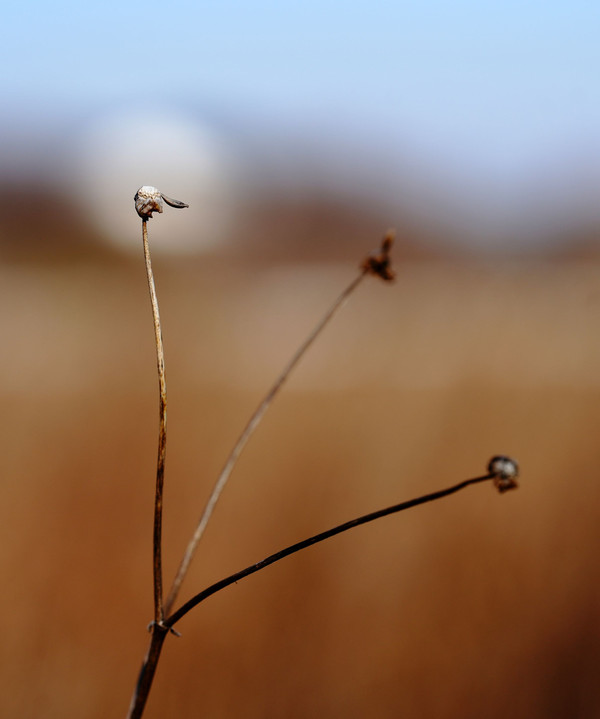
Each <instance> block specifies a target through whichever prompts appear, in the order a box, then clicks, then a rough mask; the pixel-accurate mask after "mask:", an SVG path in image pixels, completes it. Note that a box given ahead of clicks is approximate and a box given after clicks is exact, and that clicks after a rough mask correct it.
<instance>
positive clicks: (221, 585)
mask: <svg viewBox="0 0 600 719" xmlns="http://www.w3.org/2000/svg"><path fill="white" fill-rule="evenodd" d="M489 479H497V474H496V473H492V474H486V475H483V476H482V477H475V478H474V479H466V480H465V481H463V482H459V484H455V485H453V486H452V487H448V488H446V489H441V490H439V491H437V492H432V493H431V494H425V495H424V496H422V497H417V498H416V499H410V500H408V501H407V502H401V503H400V504H395V505H393V506H391V507H386V508H385V509H379V510H378V511H376V512H371V513H370V514H365V515H363V516H362V517H357V518H356V519H351V520H350V521H349V522H344V523H343V524H340V525H338V526H337V527H333V528H332V529H328V530H327V531H325V532H321V533H320V534H315V535H314V537H309V538H308V539H304V540H303V541H301V542H297V543H296V544H292V545H291V546H289V547H286V548H285V549H282V550H280V551H279V552H275V554H271V555H270V556H269V557H266V559H263V560H262V561H260V562H257V563H256V564H252V565H250V566H249V567H246V568H245V569H242V570H241V571H239V572H236V573H235V574H232V575H231V576H229V577H226V578H225V579H221V581H219V582H216V583H215V584H212V585H211V586H210V587H207V588H206V589H205V590H203V591H202V592H200V593H199V594H196V596H195V597H192V599H190V600H189V601H188V602H186V603H185V604H184V605H183V606H181V607H180V608H179V609H178V610H177V611H176V612H174V613H173V614H172V615H171V616H169V617H168V618H167V619H165V621H164V626H165V627H168V628H171V627H173V626H174V625H175V624H176V623H177V622H178V621H179V620H180V619H183V617H184V616H185V615H186V614H187V613H188V612H189V611H191V610H192V609H193V608H194V607H195V606H197V605H198V604H200V603H201V602H203V601H204V600H205V599H208V597H210V596H212V595H213V594H216V593H217V592H220V591H221V589H225V587H228V586H229V585H230V584H234V583H235V582H239V580H240V579H244V577H248V576H250V575H251V574H254V573H255V572H258V571H260V570H261V569H265V567H268V566H269V565H270V564H274V563H275V562H279V561H280V560H281V559H284V558H285V557H289V556H290V554H295V553H296V552H299V551H300V550H302V549H306V548H307V547H311V546H312V545H313V544H318V543H319V542H323V541H325V540H326V539H329V538H330V537H334V536H335V535H336V534H341V533H342V532H347V531H348V530H349V529H353V528H354V527H358V526H360V525H361V524H367V523H368V522H373V521H375V520H376V519H380V518H381V517H387V516H388V515H389V514H395V513H396V512H402V511H404V510H405V509H410V508H411V507H416V506H418V505H419V504H426V503H427V502H433V501H434V500H436V499H442V497H448V496H449V495H451V494H455V493H456V492H458V491H460V490H461V489H465V487H469V486H470V485H472V484H478V483H479V482H485V481H486V480H489ZM515 486H516V485H515Z"/></svg>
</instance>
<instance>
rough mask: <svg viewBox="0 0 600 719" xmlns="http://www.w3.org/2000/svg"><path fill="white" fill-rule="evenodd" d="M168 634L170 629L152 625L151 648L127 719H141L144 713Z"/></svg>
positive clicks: (143, 664) (139, 677) (143, 663)
mask: <svg viewBox="0 0 600 719" xmlns="http://www.w3.org/2000/svg"><path fill="white" fill-rule="evenodd" d="M168 632H169V630H168V629H166V628H165V627H163V626H161V625H160V624H158V623H157V622H154V624H153V625H152V638H151V640H150V646H149V647H148V651H147V653H146V656H145V657H144V661H143V662H142V668H141V669H140V674H139V676H138V680H137V684H136V686H135V690H134V692H133V696H132V697H131V704H130V705H129V711H128V712H127V719H140V717H141V716H142V714H143V713H144V708H145V707H146V702H147V701H148V695H149V694H150V689H151V687H152V682H153V681H154V674H155V673H156V667H157V666H158V660H159V659H160V653H161V651H162V647H163V643H164V641H165V637H166V636H167V634H168Z"/></svg>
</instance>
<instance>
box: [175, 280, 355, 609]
mask: <svg viewBox="0 0 600 719" xmlns="http://www.w3.org/2000/svg"><path fill="white" fill-rule="evenodd" d="M368 273H369V269H368V268H362V269H361V271H360V273H359V274H358V276H357V277H355V278H354V279H353V280H352V282H351V283H350V284H349V285H348V286H347V287H346V289H345V290H344V291H343V292H342V293H341V294H340V295H339V296H338V298H337V299H336V300H335V302H334V303H333V304H332V305H331V307H330V308H329V309H328V310H327V312H326V313H325V315H324V316H323V317H322V319H321V320H320V321H319V323H318V324H317V325H316V327H315V328H314V329H313V330H312V331H311V333H310V334H309V335H308V337H307V338H306V340H305V341H304V342H303V344H302V345H301V346H300V347H299V348H298V350H297V351H296V353H295V354H294V355H293V357H292V358H291V359H290V361H289V362H288V364H287V365H286V366H285V367H284V369H283V371H282V372H281V374H280V375H279V376H278V377H277V379H276V380H275V383H274V384H273V386H272V387H271V388H270V389H269V391H268V392H267V394H266V395H265V397H264V398H263V400H262V401H261V403H260V404H259V405H258V407H257V408H256V411H255V412H254V414H253V415H252V417H250V420H249V421H248V424H246V426H245V428H244V430H243V432H242V433H241V434H240V436H239V437H238V439H237V442H236V443H235V445H234V447H233V449H232V450H231V453H230V454H229V456H228V457H227V460H226V462H225V465H224V466H223V469H222V470H221V473H220V474H219V476H218V478H217V481H216V482H215V485H214V487H213V489H212V491H211V493H210V496H209V498H208V501H207V503H206V506H205V508H204V511H203V513H202V516H201V517H200V520H199V522H198V524H197V526H196V529H195V531H194V534H193V536H192V538H191V540H190V542H189V544H188V546H187V549H186V551H185V554H184V557H183V559H182V561H181V564H180V565H179V569H178V570H177V574H176V576H175V579H174V581H173V585H172V587H171V591H170V592H169V596H168V598H167V601H166V603H165V614H167V615H168V614H169V612H170V611H171V609H172V608H173V604H174V603H175V600H176V599H177V595H178V593H179V590H180V589H181V585H182V584H183V581H184V579H185V576H186V574H187V571H188V569H189V566H190V563H191V561H192V558H193V556H194V553H195V552H196V549H197V547H198V544H199V542H200V539H201V538H202V535H203V534H204V531H205V530H206V526H207V525H208V522H209V521H210V518H211V516H212V513H213V511H214V509H215V506H216V504H217V502H218V501H219V497H220V496H221V493H222V492H223V489H224V488H225V485H226V484H227V481H228V480H229V477H230V475H231V472H232V471H233V468H234V467H235V465H236V463H237V461H238V459H239V457H240V455H241V453H242V452H243V450H244V447H245V446H246V444H247V442H248V440H249V439H250V437H251V436H252V434H253V433H254V431H255V430H256V428H257V427H258V425H259V424H260V422H261V420H262V418H263V416H264V415H265V413H266V411H267V410H268V409H269V407H270V406H271V403H272V402H273V400H274V399H275V397H276V396H277V393H278V392H279V390H280V389H281V386H282V385H283V383H284V382H285V381H286V379H287V378H288V377H289V375H290V373H291V372H292V370H293V369H294V367H295V366H296V365H297V364H298V362H299V361H300V360H301V359H302V357H303V356H304V354H305V352H306V351H307V350H308V348H309V347H310V346H311V345H312V343H313V342H314V341H315V340H316V339H317V337H318V336H319V335H320V334H321V332H322V331H323V330H324V329H325V327H326V326H327V324H328V323H329V322H330V320H331V319H332V318H333V316H334V315H335V314H336V312H337V311H338V310H339V309H341V307H342V306H343V305H344V304H345V302H346V300H347V299H348V298H349V297H350V295H351V294H352V293H353V292H354V290H355V289H356V288H357V287H358V285H359V284H360V283H361V281H362V280H363V279H364V277H365V276H366V275H367V274H368Z"/></svg>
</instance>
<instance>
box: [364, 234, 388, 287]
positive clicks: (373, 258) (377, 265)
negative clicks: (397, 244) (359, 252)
mask: <svg viewBox="0 0 600 719" xmlns="http://www.w3.org/2000/svg"><path fill="white" fill-rule="evenodd" d="M395 237H396V232H395V230H388V231H387V232H386V233H385V235H384V237H383V240H382V242H381V246H380V248H379V250H376V251H375V252H372V253H371V254H370V255H368V256H367V257H365V259H364V260H363V261H362V262H361V265H360V266H361V269H363V270H364V271H365V272H368V273H369V274H371V275H376V276H377V277H381V279H382V280H385V281H386V282H389V281H391V280H393V279H394V277H395V276H396V273H395V272H394V270H392V259H391V257H390V251H391V249H392V245H393V244H394V238H395Z"/></svg>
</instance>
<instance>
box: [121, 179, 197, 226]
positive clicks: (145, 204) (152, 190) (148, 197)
mask: <svg viewBox="0 0 600 719" xmlns="http://www.w3.org/2000/svg"><path fill="white" fill-rule="evenodd" d="M133 200H134V202H135V209H136V211H137V213H138V215H139V216H140V217H141V218H142V220H144V221H145V220H147V219H149V218H150V217H152V213H153V212H162V211H163V200H164V201H165V202H166V203H167V205H170V206H171V207H176V208H178V209H181V208H182V207H189V205H186V203H185V202H181V200H173V199H172V198H170V197H167V196H166V195H163V193H162V192H161V191H160V190H157V189H156V187H152V186H151V185H144V186H143V187H140V189H139V190H138V191H137V192H136V193H135V197H134V198H133Z"/></svg>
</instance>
